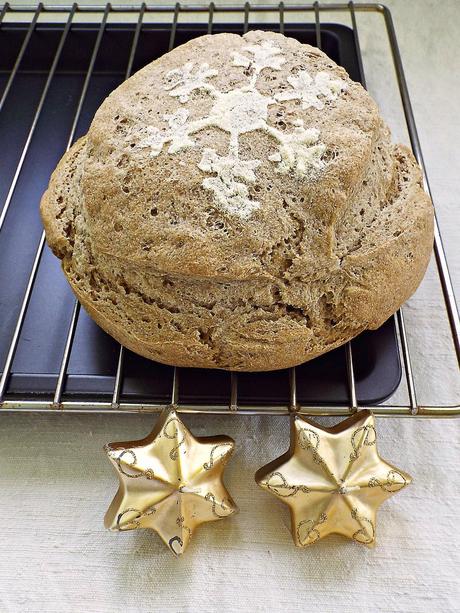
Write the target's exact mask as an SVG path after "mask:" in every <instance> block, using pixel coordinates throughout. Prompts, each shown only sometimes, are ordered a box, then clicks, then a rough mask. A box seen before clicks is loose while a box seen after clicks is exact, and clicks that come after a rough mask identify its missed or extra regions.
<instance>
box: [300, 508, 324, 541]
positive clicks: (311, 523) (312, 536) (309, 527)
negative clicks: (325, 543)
mask: <svg viewBox="0 0 460 613" xmlns="http://www.w3.org/2000/svg"><path fill="white" fill-rule="evenodd" d="M326 520H327V515H326V513H321V515H320V516H319V517H318V519H317V520H316V521H315V520H314V519H304V520H302V521H301V522H299V524H298V526H297V539H298V541H299V543H300V544H301V545H313V543H316V541H318V540H319V539H320V538H321V535H320V533H319V530H318V529H317V527H316V526H319V525H320V524H324V522H325V521H326ZM302 531H303V532H304V533H305V534H304V538H302V535H301V533H302Z"/></svg>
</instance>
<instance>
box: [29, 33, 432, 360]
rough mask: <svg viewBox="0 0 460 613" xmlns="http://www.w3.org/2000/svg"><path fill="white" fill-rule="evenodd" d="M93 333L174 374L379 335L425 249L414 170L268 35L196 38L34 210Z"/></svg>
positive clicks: (363, 109)
mask: <svg viewBox="0 0 460 613" xmlns="http://www.w3.org/2000/svg"><path fill="white" fill-rule="evenodd" d="M41 212H42V218H43V221H44V225H45V230H46V235H47V240H48V243H49V245H50V247H51V248H52V249H53V251H54V253H55V254H56V255H57V256H58V257H59V258H61V259H62V266H63V270H64V272H65V274H66V275H67V278H68V280H69V282H70V284H71V286H72V288H73V290H74V292H75V294H76V295H77V297H78V298H79V300H80V301H81V302H82V304H83V306H84V307H85V308H86V310H87V311H88V312H89V314H90V315H91V316H92V317H93V318H94V319H95V321H96V322H97V323H98V324H99V325H100V326H101V327H102V328H104V329H105V330H106V331H107V332H108V333H109V334H111V335H112V336H114V337H115V338H116V339H117V340H119V341H120V342H121V343H122V344H124V345H125V346H127V347H128V348H130V349H132V350H133V351H135V352H137V353H140V354H142V355H144V356H146V357H149V358H151V359H153V360H157V361H160V362H164V363H167V364H174V365H178V366H192V367H205V368H227V369H234V370H271V369H277V368H285V367H288V366H293V365H295V364H299V363H302V362H304V361H306V360H309V359H312V358H314V357H315V356H317V355H320V354H322V353H324V352H325V351H329V350H330V349H333V348H334V347H337V346H339V345H341V344H343V343H344V342H346V341H348V340H349V339H351V338H353V337H354V336H356V335H357V334H359V333H360V332H361V331H362V330H365V329H368V328H376V327H378V326H380V325H381V324H382V323H383V322H384V321H385V320H386V319H387V318H388V317H389V316H390V315H391V314H392V313H393V312H394V311H395V310H396V309H397V308H398V307H399V306H400V305H401V304H402V303H403V302H404V301H405V300H406V299H407V298H408V297H409V296H410V295H411V294H412V293H413V292H414V291H415V289H416V287H417V286H418V284H419V283H420V281H421V279H422V277H423V274H424V272H425V269H426V266H427V263H428V260H429V257H430V252H431V245H432V239H433V213H432V207H431V202H430V201H429V199H428V197H427V196H426V194H425V193H424V191H423V188H422V184H421V174H420V170H419V168H418V166H417V164H416V162H415V160H414V158H413V156H412V154H411V153H410V152H409V151H408V150H407V149H406V148H405V147H403V146H401V145H393V144H392V143H391V140H390V134H389V130H388V128H387V127H386V126H385V124H384V122H383V120H382V119H381V117H380V115H379V112H378V109H377V107H376V105H375V103H374V102H373V101H372V99H371V98H370V96H369V95H368V94H367V92H366V91H365V90H364V89H363V88H362V87H361V85H359V84H357V83H355V82H353V81H352V80H351V79H350V78H349V77H348V75H347V73H346V72H345V71H344V70H343V69H342V68H340V67H338V66H337V65H336V64H334V62H333V61H332V60H330V58H328V57H327V56H326V55H325V54H324V53H322V52H321V51H319V50H318V49H316V48H313V47H310V46H309V45H302V44H300V43H299V42H297V41H296V40H294V39H292V38H287V37H284V36H282V35H280V34H274V33H268V32H259V31H255V32H249V33H247V34H245V35H244V36H243V37H240V36H237V35H234V34H218V35H213V36H203V37H200V38H198V39H194V40H192V41H190V42H189V43H187V44H185V45H182V46H181V47H177V48H176V49H174V50H173V51H171V52H170V53H168V54H166V55H164V56H163V57H161V58H160V59H158V60H156V61H155V62H152V63H151V64H149V65H148V66H146V67H145V68H143V69H142V70H141V71H139V72H138V73H136V74H135V75H134V76H133V77H131V78H130V79H128V80H127V81H126V82H125V83H123V84H122V85H121V86H120V87H118V88H117V89H116V90H115V91H114V92H113V93H112V94H111V95H110V96H109V97H108V98H107V99H106V101H105V102H104V103H103V104H102V106H101V107H100V109H99V110H98V112H97V113H96V116H95V118H94V120H93V122H92V124H91V127H90V130H89V132H88V134H87V135H86V136H85V137H83V138H82V139H80V140H79V141H78V142H77V143H75V145H74V146H73V147H72V148H71V149H70V151H69V152H68V153H67V154H66V155H65V156H64V157H63V159H62V160H61V162H60V164H59V165H58V167H57V169H56V170H55V172H54V173H53V176H52V178H51V181H50V185H49V188H48V190H47V191H46V193H45V194H44V196H43V199H42V203H41Z"/></svg>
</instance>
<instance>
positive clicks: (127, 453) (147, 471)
mask: <svg viewBox="0 0 460 613" xmlns="http://www.w3.org/2000/svg"><path fill="white" fill-rule="evenodd" d="M106 450H108V451H109V452H111V453H113V451H112V450H111V449H110V447H108V446H106ZM125 456H129V457H131V462H128V461H127V460H126V459H124V462H125V463H126V464H127V465H128V466H134V465H135V464H136V463H137V457H136V454H135V453H134V451H133V450H132V449H123V451H122V452H121V453H120V454H119V455H118V456H115V457H114V456H113V455H112V457H113V458H114V460H115V462H116V463H117V466H118V470H119V471H120V472H121V474H122V475H124V476H125V477H129V479H139V477H145V478H146V479H155V475H154V473H153V470H152V469H151V468H146V469H145V470H141V471H139V472H136V473H127V472H126V471H125V470H124V468H123V464H122V463H121V461H122V459H123V458H125Z"/></svg>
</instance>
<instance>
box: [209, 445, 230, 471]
mask: <svg viewBox="0 0 460 613" xmlns="http://www.w3.org/2000/svg"><path fill="white" fill-rule="evenodd" d="M219 447H225V449H227V448H228V445H227V443H219V445H214V447H213V448H212V449H211V453H210V454H209V462H205V463H204V464H203V468H204V469H205V470H211V468H212V467H213V466H214V462H215V459H214V454H215V453H216V451H217V449H219ZM223 455H225V454H223ZM223 455H222V456H221V457H223Z"/></svg>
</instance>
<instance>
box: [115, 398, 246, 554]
mask: <svg viewBox="0 0 460 613" xmlns="http://www.w3.org/2000/svg"><path fill="white" fill-rule="evenodd" d="M234 447H235V443H234V441H233V440H232V439H231V438H230V437H228V436H211V437H206V438H195V437H194V436H193V435H192V433H191V432H190V431H189V430H188V429H187V428H186V426H185V425H184V424H183V422H182V421H181V420H180V419H179V417H178V415H177V413H176V412H175V411H174V409H172V408H167V409H165V410H164V411H163V413H162V414H161V416H160V417H159V418H158V421H157V423H156V424H155V428H154V429H153V431H152V432H151V433H150V434H149V435H148V436H147V437H146V438H144V439H143V440H140V441H126V442H120V443H109V444H108V445H106V446H105V451H106V453H107V456H108V458H109V460H110V462H111V463H112V465H113V467H114V468H115V471H116V473H117V475H118V479H119V484H120V486H119V489H118V492H117V493H116V495H115V497H114V499H113V501H112V503H111V505H110V507H109V509H108V511H107V513H106V516H105V519H104V525H105V527H106V528H108V529H109V530H116V531H119V532H125V531H127V530H136V529H138V528H147V529H150V530H154V531H155V532H157V533H158V535H159V536H160V537H161V539H162V540H163V541H164V543H165V544H166V545H167V546H168V547H169V549H170V551H171V552H172V553H173V554H174V555H176V556H180V555H182V554H183V553H184V551H185V550H186V548H187V546H188V544H189V542H190V540H191V538H192V536H193V534H194V532H195V530H196V528H198V526H199V525H200V524H203V523H206V522H212V521H218V520H220V519H225V518H226V517H229V516H230V515H233V514H234V513H236V512H237V510H238V507H237V506H236V504H235V503H234V502H233V500H232V498H231V496H230V494H229V493H228V491H227V490H226V488H225V486H224V484H223V480H222V478H223V472H224V468H225V465H226V464H227V462H228V460H229V459H230V457H231V455H232V453H233V450H234Z"/></svg>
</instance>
